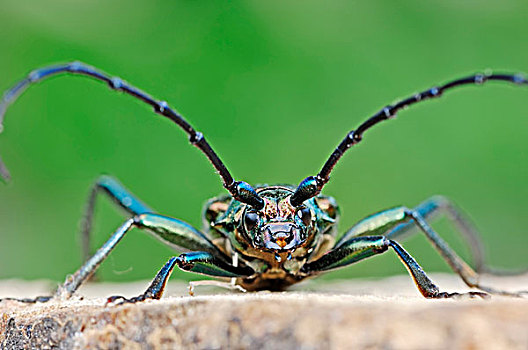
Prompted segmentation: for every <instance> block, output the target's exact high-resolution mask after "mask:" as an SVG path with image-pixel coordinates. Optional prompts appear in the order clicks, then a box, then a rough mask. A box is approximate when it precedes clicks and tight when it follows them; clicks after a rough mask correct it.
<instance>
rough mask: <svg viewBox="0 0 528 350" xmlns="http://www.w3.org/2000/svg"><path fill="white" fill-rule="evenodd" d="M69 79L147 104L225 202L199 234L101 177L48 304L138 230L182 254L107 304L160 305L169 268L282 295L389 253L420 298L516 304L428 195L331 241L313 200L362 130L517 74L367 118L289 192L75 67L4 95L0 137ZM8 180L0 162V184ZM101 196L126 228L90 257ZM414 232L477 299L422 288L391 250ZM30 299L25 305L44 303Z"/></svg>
mask: <svg viewBox="0 0 528 350" xmlns="http://www.w3.org/2000/svg"><path fill="white" fill-rule="evenodd" d="M62 73H69V74H72V75H77V76H87V77H91V78H93V79H95V80H97V81H101V82H104V83H106V84H107V85H108V86H109V87H110V88H111V89H113V90H116V91H120V92H123V93H125V94H127V95H130V96H132V97H134V98H136V99H139V100H141V101H142V102H144V103H146V104H148V105H150V106H151V107H152V108H153V110H154V112H155V113H157V114H159V115H162V116H164V117H166V118H167V119H169V120H170V121H171V122H173V123H175V124H176V125H177V126H178V127H180V128H181V129H182V130H183V131H184V132H185V133H186V134H187V135H188V137H189V142H190V143H191V144H192V145H193V146H195V147H197V148H198V149H199V150H200V151H201V152H202V153H203V154H204V155H205V156H206V157H207V158H208V159H209V161H210V162H211V164H212V165H213V167H214V168H215V170H216V171H217V173H218V174H219V176H220V178H221V180H222V183H223V186H224V188H225V189H226V190H227V192H228V193H229V195H226V196H221V197H218V198H214V199H212V200H210V201H209V202H208V203H207V205H206V207H205V209H204V212H203V219H204V224H205V225H204V226H205V230H204V232H201V231H200V230H197V229H195V228H194V227H192V226H191V225H189V224H187V223H185V222H183V221H181V220H179V219H176V218H172V217H169V216H164V215H162V214H159V213H156V212H155V211H154V210H153V209H151V208H150V207H149V206H148V205H146V204H144V203H143V202H142V201H140V200H139V199H138V198H137V197H136V196H134V194H132V193H131V192H130V191H129V190H127V189H126V188H125V187H124V186H123V185H122V184H121V183H120V182H119V181H117V180H116V179H114V178H112V177H108V176H102V177H100V178H99V179H98V180H97V181H96V183H95V184H94V186H93V188H92V191H91V192H90V196H89V199H88V205H87V209H86V212H85V216H84V219H83V224H82V231H81V237H82V242H83V254H84V257H85V263H84V264H83V265H82V266H81V267H80V268H79V269H78V270H77V271H76V272H75V273H74V274H73V275H71V276H69V277H68V278H67V279H66V281H65V283H64V284H63V285H62V286H61V287H60V288H59V290H58V291H57V293H56V294H55V296H62V297H64V296H65V297H69V296H71V295H72V294H73V293H75V291H76V290H77V289H78V288H79V287H80V286H81V285H82V284H83V283H84V282H85V281H86V280H87V279H89V278H90V276H92V275H93V274H94V272H95V271H96V270H97V268H98V267H99V265H100V264H101V263H102V262H103V261H104V260H105V259H106V257H107V256H108V255H109V254H110V252H111V251H112V250H113V249H114V248H115V247H116V245H117V244H118V243H119V242H120V241H121V239H122V238H123V237H124V236H125V235H126V234H127V232H129V231H130V229H132V228H134V227H137V228H140V229H143V230H146V231H148V232H150V233H152V234H153V235H154V236H156V237H157V238H159V239H160V240H161V241H162V242H164V243H166V244H168V245H171V246H172V247H175V248H176V249H178V250H180V251H185V253H182V254H181V255H179V256H174V257H171V258H170V259H169V260H168V261H167V262H166V263H165V265H163V267H162V268H161V269H160V271H159V272H158V274H157V275H156V277H155V278H154V280H153V282H152V283H151V284H150V286H149V287H148V288H147V290H146V291H145V292H144V293H143V294H141V295H139V296H137V297H134V298H130V299H127V298H124V297H119V296H116V297H110V298H109V301H112V302H113V301H117V300H119V301H120V302H139V301H143V300H146V299H159V298H161V296H162V294H163V291H164V288H165V284H166V282H167V280H168V279H169V277H170V275H171V273H172V271H173V269H174V267H175V266H178V267H179V268H180V269H182V270H185V271H191V272H196V273H201V274H205V275H208V276H212V277H219V278H229V279H230V280H231V282H232V283H231V284H228V285H227V286H228V287H229V286H230V287H237V288H238V289H241V290H261V289H269V290H282V289H285V288H286V287H288V286H290V285H292V284H294V283H297V282H299V281H301V280H303V279H305V278H307V277H311V276H316V275H318V274H321V273H324V272H326V271H330V270H334V269H338V268H342V267H345V266H348V265H350V264H353V263H356V262H359V261H361V260H364V259H366V258H369V257H372V256H375V255H378V254H382V253H384V252H386V251H387V250H389V249H392V250H393V251H394V252H395V253H396V255H397V256H398V258H399V259H400V261H401V262H402V263H403V265H404V266H405V267H406V268H407V270H408V271H409V273H410V275H411V277H412V279H413V280H414V282H415V284H416V286H417V288H418V290H419V292H420V293H421V294H422V295H423V296H424V297H426V298H451V297H458V296H461V295H466V296H470V297H475V296H478V297H487V296H488V293H494V294H502V295H513V296H520V295H521V294H523V293H525V292H507V291H503V290H499V289H494V288H490V287H487V286H484V285H482V284H481V283H480V281H479V273H480V272H490V270H489V269H487V268H486V267H485V265H484V258H483V252H482V244H481V243H480V239H479V237H478V234H477V232H476V230H475V229H474V227H473V226H472V224H471V223H470V222H469V221H468V220H467V219H465V217H464V215H463V214H462V213H461V212H460V211H459V210H458V209H457V208H456V206H454V205H453V203H451V202H450V201H449V200H447V199H446V198H444V197H440V196H435V197H432V198H429V199H427V200H425V201H424V202H422V203H420V204H418V205H417V206H415V207H405V206H399V207H395V208H391V209H387V210H383V211H380V212H379V213H376V214H373V215H370V216H368V217H366V218H364V219H363V220H361V221H360V222H358V223H357V224H355V225H354V226H352V227H351V228H349V229H348V230H347V231H345V232H344V233H342V234H340V235H338V232H337V223H338V220H339V209H338V207H337V205H336V202H335V200H334V199H333V198H331V197H327V196H324V195H322V194H321V191H322V189H323V187H324V186H325V185H326V183H327V182H328V181H329V180H330V173H331V172H332V170H333V168H334V167H335V165H336V164H337V163H338V162H339V160H340V159H341V157H342V156H343V155H344V154H345V153H346V152H347V151H348V150H349V149H350V148H352V147H353V146H355V145H357V144H359V143H360V142H361V141H362V140H363V137H364V134H365V132H366V131H367V130H369V129H370V128H372V127H373V126H375V125H377V124H379V123H381V122H384V121H386V120H390V119H393V118H394V117H395V116H396V114H397V113H398V111H400V110H403V109H404V108H406V107H409V106H411V105H414V104H417V103H421V102H423V101H426V100H430V99H436V98H439V97H441V96H443V94H444V93H445V92H446V91H448V90H451V89H453V88H456V87H459V86H465V85H482V84H484V83H485V82H488V81H501V82H507V83H512V84H515V85H519V86H527V85H528V80H526V79H525V78H524V77H523V76H522V75H520V74H513V75H512V74H492V73H487V74H475V75H471V76H468V77H464V78H461V79H457V80H453V81H451V82H448V83H446V84H444V85H440V86H435V87H432V88H430V89H427V90H424V91H422V92H419V93H416V94H413V95H412V96H410V97H408V98H405V99H402V100H400V101H398V102H396V103H395V104H392V105H388V106H386V107H384V108H382V109H381V110H379V111H378V112H377V113H376V114H374V115H373V116H372V117H370V118H369V119H367V120H366V121H365V122H363V123H362V124H360V125H359V126H358V127H357V128H356V129H355V130H351V131H350V132H348V133H347V134H346V135H345V137H344V138H343V139H342V141H341V142H340V143H339V144H338V145H337V147H336V148H335V150H334V151H333V152H332V153H331V155H330V157H329V158H328V159H327V161H326V162H325V163H324V165H323V166H322V168H321V170H320V171H319V173H318V174H317V175H315V176H308V177H306V178H305V179H304V180H302V181H301V182H300V184H299V185H298V186H297V187H294V186H286V185H278V186H256V187H255V188H253V187H252V186H251V185H250V184H248V183H246V182H243V181H235V179H234V178H233V176H232V175H231V173H230V172H229V171H228V169H227V167H226V166H225V165H224V163H223V162H222V161H221V160H220V157H219V156H218V155H217V154H216V153H215V152H214V150H213V148H212V147H211V145H210V144H209V143H208V142H207V141H206V139H205V137H204V135H203V134H202V133H201V132H198V131H197V130H195V129H194V128H193V127H192V126H191V125H190V124H189V123H188V122H187V120H186V119H185V118H184V117H183V116H182V115H180V114H179V113H178V112H177V111H176V110H174V109H172V108H171V107H169V105H168V104H167V103H166V102H164V101H159V100H157V99H155V98H153V97H151V96H150V95H148V94H146V93H145V92H143V91H141V90H140V89H138V88H136V87H134V86H132V85H130V84H128V83H126V82H125V81H123V80H121V79H120V78H117V77H111V76H109V75H107V74H105V73H103V72H101V71H99V70H97V69H95V68H93V67H90V66H87V65H85V64H82V63H80V62H73V63H68V64H60V65H56V66H48V67H44V68H41V69H37V70H35V71H33V72H31V73H30V74H29V75H28V76H27V77H26V78H25V79H24V80H22V81H20V82H19V83H18V84H16V85H14V86H13V88H11V89H10V90H8V91H7V92H6V93H5V94H4V96H3V98H2V101H1V102H0V131H1V130H2V129H3V119H4V115H5V112H6V110H7V107H8V106H9V104H11V103H12V102H14V101H15V100H16V99H17V97H18V96H20V95H21V93H22V92H23V91H24V90H25V89H26V88H28V87H29V86H30V85H32V84H33V83H35V82H38V81H41V80H43V79H45V78H48V77H51V76H54V75H58V74H62ZM8 178H9V173H8V171H7V168H6V167H5V165H4V164H3V163H2V162H1V161H0V179H3V180H8ZM98 194H104V195H105V196H107V197H109V199H111V200H113V202H114V203H116V204H117V205H118V206H120V207H121V208H122V209H124V211H125V213H127V216H128V219H126V221H125V222H124V223H123V224H122V225H121V226H120V227H119V228H117V230H115V231H114V233H113V234H112V235H111V237H110V238H109V239H108V240H107V242H106V243H105V244H104V245H103V246H102V247H100V248H99V249H98V250H97V251H96V252H95V253H94V254H91V251H90V232H91V226H92V219H93V213H94V206H95V200H96V197H97V195H98ZM438 214H443V215H446V216H447V217H448V218H449V219H451V221H453V222H454V223H455V224H456V226H457V227H458V228H459V232H460V234H461V235H462V236H463V238H465V239H466V240H467V241H468V243H469V245H470V247H471V248H472V252H473V258H474V262H473V263H474V267H471V266H470V265H469V264H467V263H465V262H464V261H463V260H462V259H461V258H460V257H459V256H458V255H457V254H456V252H455V251H454V250H453V249H451V248H450V247H449V245H448V244H447V243H446V242H445V241H444V240H443V239H442V238H441V236H440V235H439V234H438V233H436V232H435V230H434V229H433V228H432V227H431V226H430V224H429V222H428V221H429V220H431V219H433V218H434V217H435V216H437V215H438ZM416 232H420V233H422V234H423V235H425V237H426V238H427V239H428V240H429V242H430V243H431V244H432V246H433V247H434V248H435V249H436V250H437V251H438V253H439V254H440V255H441V256H442V257H443V258H444V259H445V260H446V262H447V263H448V264H449V266H450V267H451V268H452V269H453V270H454V271H455V272H456V273H457V274H459V275H460V277H461V278H462V280H463V281H464V282H465V283H466V284H467V285H468V286H469V287H472V288H477V289H480V290H481V291H475V292H468V293H447V292H441V291H440V289H439V288H438V287H437V286H436V285H435V284H434V283H433V282H432V281H431V280H430V279H429V277H428V276H427V275H426V274H425V272H424V271H423V269H422V268H421V267H420V265H419V264H418V262H417V261H416V260H414V258H413V257H412V256H411V255H410V254H409V253H408V252H407V251H406V250H405V249H404V248H403V247H402V246H401V245H400V243H399V241H400V240H402V239H404V238H406V237H408V236H409V235H410V234H411V233H416ZM52 297H53V296H49V297H37V298H33V299H23V300H21V301H24V302H42V301H47V300H49V299H51V298H52Z"/></svg>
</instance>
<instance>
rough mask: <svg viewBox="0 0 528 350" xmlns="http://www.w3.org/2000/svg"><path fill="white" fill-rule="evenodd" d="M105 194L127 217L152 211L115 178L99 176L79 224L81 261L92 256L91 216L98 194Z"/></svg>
mask: <svg viewBox="0 0 528 350" xmlns="http://www.w3.org/2000/svg"><path fill="white" fill-rule="evenodd" d="M101 192H102V193H103V194H106V195H108V196H109V197H110V199H112V200H113V201H114V202H115V203H116V204H117V205H119V207H121V208H122V209H123V210H124V211H125V212H126V213H128V214H129V215H139V214H144V213H152V212H153V210H152V209H150V208H149V207H148V206H147V205H145V204H144V203H142V202H141V201H140V200H139V199H137V198H136V196H134V195H133V194H132V193H131V192H130V191H129V190H127V189H126V188H125V187H124V186H123V185H122V184H121V183H120V182H119V181H117V180H116V179H115V178H113V177H111V176H107V175H102V176H100V177H99V178H98V179H97V181H96V182H95V183H94V185H93V186H92V190H91V191H90V195H89V197H88V201H87V203H86V209H85V212H84V216H83V219H82V222H81V231H80V235H81V248H82V255H83V261H87V260H88V259H89V258H90V256H91V255H92V253H91V251H90V246H91V245H90V241H91V237H90V234H91V231H92V223H93V215H94V209H95V201H96V198H97V195H98V194H99V193H101Z"/></svg>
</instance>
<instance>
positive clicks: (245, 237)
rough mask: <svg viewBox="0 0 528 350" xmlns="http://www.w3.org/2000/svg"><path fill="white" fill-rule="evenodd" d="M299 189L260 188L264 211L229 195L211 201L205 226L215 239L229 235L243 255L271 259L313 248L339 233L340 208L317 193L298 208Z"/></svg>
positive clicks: (258, 188) (329, 198) (231, 241)
mask: <svg viewBox="0 0 528 350" xmlns="http://www.w3.org/2000/svg"><path fill="white" fill-rule="evenodd" d="M294 191H295V188H292V187H287V186H266V187H257V189H256V192H257V193H258V195H259V197H261V198H262V200H263V201H264V207H263V208H262V209H260V210H256V209H255V208H253V207H251V206H249V205H246V204H244V203H241V202H239V201H237V200H233V199H232V198H231V197H229V196H223V197H218V198H214V199H212V200H210V201H209V202H208V203H207V205H206V207H205V211H204V220H205V225H206V226H208V227H210V229H211V236H212V237H213V238H221V237H224V238H227V239H228V240H229V242H230V245H231V247H232V248H234V249H235V250H236V251H238V252H240V253H241V254H243V255H249V256H254V257H258V258H260V259H265V258H266V257H267V255H262V254H260V253H259V252H262V253H272V254H271V255H270V257H271V259H274V258H273V257H274V256H276V255H275V254H277V253H279V254H281V253H293V252H295V251H297V252H299V251H301V250H300V249H299V250H297V249H298V248H301V247H302V248H303V249H304V251H305V252H307V251H311V249H312V248H314V247H315V246H317V244H318V242H319V241H320V240H321V239H323V236H325V235H331V236H334V235H335V234H336V230H335V228H336V222H337V219H338V216H339V209H338V207H337V204H336V203H335V201H334V199H333V198H331V197H326V196H317V197H314V198H311V199H309V200H306V201H305V202H304V203H303V204H302V205H300V206H298V207H294V206H292V205H291V203H290V197H291V195H292V194H293V193H294Z"/></svg>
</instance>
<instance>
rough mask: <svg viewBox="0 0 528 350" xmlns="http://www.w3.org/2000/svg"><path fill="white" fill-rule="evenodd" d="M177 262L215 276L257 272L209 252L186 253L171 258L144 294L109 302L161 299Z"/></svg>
mask: <svg viewBox="0 0 528 350" xmlns="http://www.w3.org/2000/svg"><path fill="white" fill-rule="evenodd" d="M176 264H177V265H178V267H179V268H180V269H182V270H184V271H191V272H195V273H200V274H203V275H207V276H213V277H230V278H244V277H249V276H251V275H253V274H254V273H255V271H254V270H253V269H252V268H250V267H248V266H234V265H231V264H228V263H227V262H226V261H225V260H224V259H222V258H220V257H218V256H216V255H214V254H211V253H208V252H190V253H184V254H181V255H180V256H178V257H172V258H170V259H169V261H167V263H166V264H165V265H164V266H163V267H162V268H161V270H160V271H159V272H158V274H157V275H156V277H155V278H154V280H153V281H152V283H151V284H150V286H149V287H148V288H147V290H146V291H145V292H144V293H143V294H140V295H138V296H137V297H133V298H130V299H127V298H125V297H123V296H119V295H116V296H111V297H109V298H108V301H107V302H108V303H113V302H115V301H119V302H120V303H137V302H141V301H144V300H147V299H160V298H161V296H162V295H163V291H164V290H165V285H166V284H167V281H168V280H169V277H170V275H171V274H172V270H173V269H174V266H175V265H176Z"/></svg>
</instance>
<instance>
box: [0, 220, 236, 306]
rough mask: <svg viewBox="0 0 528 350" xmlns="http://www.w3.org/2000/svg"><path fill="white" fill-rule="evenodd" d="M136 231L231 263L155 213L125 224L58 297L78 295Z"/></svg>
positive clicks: (197, 235)
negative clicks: (104, 262)
mask: <svg viewBox="0 0 528 350" xmlns="http://www.w3.org/2000/svg"><path fill="white" fill-rule="evenodd" d="M133 227H137V228H140V229H145V230H147V231H148V232H150V233H151V234H153V235H154V236H155V237H157V238H159V239H160V240H161V241H162V242H164V243H166V244H168V245H171V246H173V247H175V248H177V249H180V250H182V249H183V250H198V251H204V252H207V253H210V254H211V255H214V256H215V257H217V258H216V259H217V260H220V259H221V258H224V259H225V260H227V259H228V257H226V256H225V254H223V253H222V252H221V251H220V250H218V248H216V247H215V246H214V245H213V243H211V241H210V240H209V239H208V238H207V237H206V236H205V235H204V234H203V233H201V232H200V231H198V230H197V229H195V228H194V227H192V226H191V225H189V224H187V223H185V222H183V221H180V220H178V219H174V218H170V217H167V216H162V215H158V214H151V213H146V214H141V215H136V216H134V217H133V218H131V219H128V220H127V221H125V223H123V224H122V225H121V226H120V227H119V228H118V229H117V230H116V231H115V232H114V234H113V235H112V236H111V237H110V238H109V239H108V240H107V241H106V243H105V244H103V246H102V247H101V248H99V250H97V252H96V253H95V254H94V255H93V256H92V257H91V258H90V259H88V260H87V261H86V262H85V263H84V264H83V265H82V266H81V267H80V268H79V269H78V270H77V271H76V272H75V273H74V274H73V275H71V276H68V277H67V278H66V281H65V282H64V284H63V285H62V286H61V287H59V289H58V290H57V292H56V294H55V295H56V296H59V297H64V298H69V297H70V296H71V295H72V294H73V293H75V291H76V290H77V289H78V288H79V287H80V286H81V285H82V284H83V283H84V282H85V281H86V280H87V279H88V278H89V277H90V276H91V275H92V274H93V273H94V272H95V271H96V270H97V268H98V267H99V265H101V263H102V262H103V260H104V259H105V258H106V257H107V256H108V254H110V252H111V251H112V250H113V249H114V248H115V246H116V245H117V243H119V241H121V239H122V238H123V237H124V236H125V234H126V233H127V232H128V231H130V229H131V228H133ZM215 261H216V260H215ZM45 298H48V297H39V298H36V299H24V300H21V299H18V300H19V301H22V302H36V301H47V300H43V299H45ZM37 299H38V300H37ZM0 300H1V299H0Z"/></svg>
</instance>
